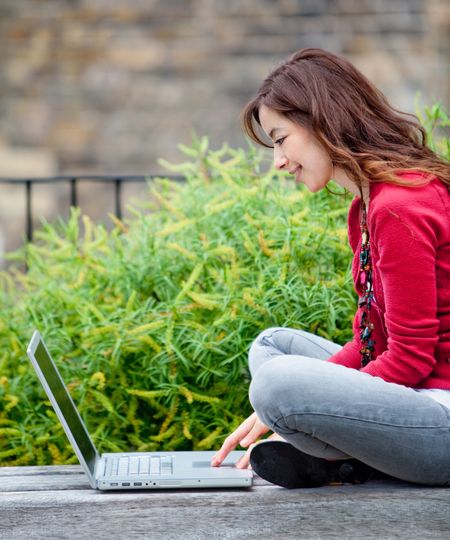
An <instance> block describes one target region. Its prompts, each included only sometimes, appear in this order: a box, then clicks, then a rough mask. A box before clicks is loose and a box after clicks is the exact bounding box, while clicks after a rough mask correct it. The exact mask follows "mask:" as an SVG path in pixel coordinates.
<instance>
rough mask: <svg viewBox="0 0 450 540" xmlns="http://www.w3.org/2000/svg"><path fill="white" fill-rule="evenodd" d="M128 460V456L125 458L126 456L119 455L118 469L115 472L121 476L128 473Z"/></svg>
mask: <svg viewBox="0 0 450 540" xmlns="http://www.w3.org/2000/svg"><path fill="white" fill-rule="evenodd" d="M128 462H129V458H127V457H121V458H120V459H119V469H118V471H117V474H118V475H119V476H122V475H124V474H128Z"/></svg>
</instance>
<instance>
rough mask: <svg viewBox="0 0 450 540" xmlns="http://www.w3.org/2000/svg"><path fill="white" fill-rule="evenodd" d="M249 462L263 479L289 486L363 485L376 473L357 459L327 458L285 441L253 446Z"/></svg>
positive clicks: (291, 487)
mask: <svg viewBox="0 0 450 540" xmlns="http://www.w3.org/2000/svg"><path fill="white" fill-rule="evenodd" d="M250 464H251V466H252V469H253V470H254V471H255V472H256V474H257V475H258V476H260V477H261V478H263V479H264V480H267V481H268V482H271V483H272V484H276V485H278V486H282V487H285V488H288V489H294V488H313V487H320V486H324V485H325V484H329V483H331V482H339V483H343V482H348V483H351V484H361V483H363V482H366V481H367V480H368V479H369V478H370V477H371V476H372V473H373V472H374V471H373V469H371V468H370V467H369V466H367V465H365V464H364V463H361V462H359V461H357V460H355V459H349V460H345V461H328V460H326V459H322V458H317V457H314V456H310V455H308V454H305V453H304V452H302V451H301V450H297V448H295V447H294V446H292V444H289V443H287V442H283V441H263V442H261V443H259V444H257V445H256V446H254V447H253V449H252V451H251V453H250Z"/></svg>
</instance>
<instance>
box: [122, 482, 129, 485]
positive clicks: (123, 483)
mask: <svg viewBox="0 0 450 540" xmlns="http://www.w3.org/2000/svg"><path fill="white" fill-rule="evenodd" d="M129 485H130V482H122V486H129Z"/></svg>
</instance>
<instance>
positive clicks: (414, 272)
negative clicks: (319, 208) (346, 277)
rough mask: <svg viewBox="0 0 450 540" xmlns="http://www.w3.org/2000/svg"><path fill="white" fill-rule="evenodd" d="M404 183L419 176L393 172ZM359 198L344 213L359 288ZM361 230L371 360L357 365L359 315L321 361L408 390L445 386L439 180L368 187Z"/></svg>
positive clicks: (447, 201) (448, 376) (445, 291)
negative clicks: (368, 282) (349, 333)
mask: <svg viewBox="0 0 450 540" xmlns="http://www.w3.org/2000/svg"><path fill="white" fill-rule="evenodd" d="M401 177H402V179H407V180H409V181H414V180H416V181H417V180H421V181H422V180H423V177H422V176H421V175H420V174H412V173H409V174H406V173H402V174H401ZM359 213H360V198H359V197H356V198H355V199H354V200H353V202H352V204H351V207H350V211H349V215H348V236H349V241H350V245H351V248H352V251H353V253H354V258H353V264H352V271H353V279H354V283H355V289H356V292H357V293H358V295H360V296H361V294H362V287H361V285H360V283H359V251H360V246H361V230H360V222H359V219H360V218H359ZM368 228H369V235H370V249H371V256H372V267H373V292H374V297H375V301H374V302H373V303H372V309H371V315H370V316H371V322H373V324H374V327H375V328H374V333H373V339H375V341H376V345H375V351H374V354H373V358H374V359H373V360H372V361H371V362H370V363H369V364H368V365H367V366H366V367H364V368H361V354H360V353H359V350H360V348H361V342H360V337H359V333H360V331H361V330H360V328H359V323H360V316H361V314H360V310H358V311H357V313H356V316H355V319H354V323H353V333H354V337H353V340H352V341H351V342H349V343H347V344H346V345H345V346H344V347H343V349H342V350H341V351H339V352H338V353H337V354H335V355H333V356H332V357H331V358H330V359H329V361H330V362H334V363H335V364H341V365H343V366H346V367H349V368H354V369H360V371H363V372H365V373H369V374H370V375H373V376H377V377H381V378H382V379H384V380H385V381H388V382H393V383H397V384H402V385H404V386H410V387H413V388H444V389H450V193H449V191H448V189H447V187H446V185H444V184H443V183H442V182H441V181H439V180H438V179H434V180H432V181H431V182H430V183H428V184H426V185H425V186H421V187H405V186H398V185H394V184H387V183H375V184H371V186H370V202H369V211H368Z"/></svg>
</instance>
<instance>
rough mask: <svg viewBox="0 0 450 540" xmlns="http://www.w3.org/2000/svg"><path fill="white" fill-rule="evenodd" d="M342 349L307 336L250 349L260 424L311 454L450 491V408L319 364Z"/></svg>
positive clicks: (264, 337) (261, 342) (285, 332)
mask: <svg viewBox="0 0 450 540" xmlns="http://www.w3.org/2000/svg"><path fill="white" fill-rule="evenodd" d="M340 348H341V347H340V346H339V345H336V344H335V343H332V342H331V341H327V340H326V339H323V338H321V337H318V336H316V335H314V334H310V333H308V332H304V331H302V330H293V329H289V328H269V329H268V330H265V331H264V332H262V333H261V334H260V335H259V336H258V337H257V339H256V340H255V341H254V342H253V344H252V345H251V347H250V351H249V364H250V372H251V375H252V382H251V385H250V402H251V404H252V406H253V409H254V410H255V412H256V413H257V415H258V417H259V418H260V420H261V421H262V422H264V424H266V425H267V426H268V427H269V428H270V429H271V430H272V431H274V432H276V433H278V434H279V435H281V437H283V438H284V439H285V440H287V441H288V442H289V443H291V444H292V445H293V446H295V447H296V448H298V449H300V450H302V451H303V452H306V453H307V454H310V455H313V456H316V457H321V458H325V459H330V460H335V459H345V458H348V457H353V458H356V459H358V460H360V461H362V462H364V463H366V464H367V465H370V466H371V467H373V468H375V469H377V470H379V471H382V472H384V473H386V474H388V475H390V476H394V477H396V478H399V479H401V480H406V481H409V482H414V483H418V484H426V485H436V486H450V409H448V408H447V407H445V406H443V405H441V404H439V403H438V402H436V401H435V400H433V399H432V398H430V397H428V396H424V395H421V394H420V393H418V392H416V391H415V390H413V389H411V388H407V387H405V386H401V385H398V384H393V383H388V382H385V381H384V380H382V379H381V378H379V377H373V376H371V375H368V374H367V373H361V372H360V371H358V370H355V369H349V368H346V367H343V366H339V365H336V364H332V363H330V362H323V361H322V362H321V361H320V360H326V359H327V358H329V357H330V356H331V355H332V354H334V353H335V352H337V351H338V350H340Z"/></svg>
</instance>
